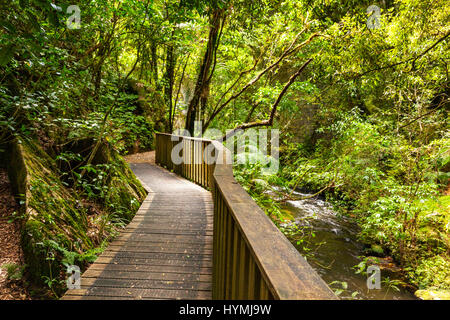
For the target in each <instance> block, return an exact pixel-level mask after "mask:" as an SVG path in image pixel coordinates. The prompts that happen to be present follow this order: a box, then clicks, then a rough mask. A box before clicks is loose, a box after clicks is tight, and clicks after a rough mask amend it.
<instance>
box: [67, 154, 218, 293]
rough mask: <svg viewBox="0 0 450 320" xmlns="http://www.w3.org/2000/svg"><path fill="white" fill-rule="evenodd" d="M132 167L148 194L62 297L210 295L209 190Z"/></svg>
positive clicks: (143, 167)
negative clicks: (101, 252) (124, 225)
mask: <svg viewBox="0 0 450 320" xmlns="http://www.w3.org/2000/svg"><path fill="white" fill-rule="evenodd" d="M130 167H131V169H132V170H133V172H134V173H135V174H136V176H137V177H138V178H139V179H140V180H141V181H142V182H143V183H144V184H145V185H146V188H147V189H148V191H149V194H148V196H147V198H146V199H145V201H144V202H143V204H142V206H141V208H140V209H139V211H138V212H137V213H136V215H135V217H134V219H133V220H132V221H131V223H130V224H129V225H128V226H127V227H126V229H124V231H123V232H122V233H121V234H120V235H119V236H118V237H117V238H116V239H115V240H114V241H113V242H111V244H110V245H109V246H108V248H107V249H106V250H105V251H104V252H103V254H101V255H100V256H99V258H98V259H97V260H96V261H95V263H94V264H92V265H91V266H90V267H89V269H88V270H87V271H86V272H85V273H84V274H83V275H82V277H81V289H76V290H69V291H67V293H66V294H65V296H64V297H63V299H65V300H74V299H76V300H78V299H88V300H94V299H95V300H98V299H211V298H212V295H211V289H212V243H213V237H212V236H213V231H212V230H213V203H212V198H211V194H210V192H208V191H206V190H205V189H203V188H201V187H200V186H198V185H196V184H194V183H192V182H189V181H187V180H185V179H183V178H180V177H178V176H177V175H175V174H173V173H170V172H169V171H167V170H165V169H162V168H160V167H158V166H156V165H152V164H149V163H136V164H130Z"/></svg>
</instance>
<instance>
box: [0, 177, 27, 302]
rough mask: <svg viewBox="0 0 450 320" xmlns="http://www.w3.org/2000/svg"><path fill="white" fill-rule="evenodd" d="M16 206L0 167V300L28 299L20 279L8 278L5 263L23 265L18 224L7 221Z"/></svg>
mask: <svg viewBox="0 0 450 320" xmlns="http://www.w3.org/2000/svg"><path fill="white" fill-rule="evenodd" d="M17 209H18V206H17V204H16V201H15V199H14V197H13V195H12V192H11V188H10V184H9V179H8V175H7V173H6V170H5V169H0V300H28V299H30V296H29V293H28V291H27V289H26V288H24V282H23V281H22V280H8V278H7V272H6V270H5V268H4V267H2V266H5V264H14V265H17V266H19V267H20V266H23V265H24V258H23V252H22V248H21V246H20V226H19V224H18V223H17V222H12V223H9V222H8V220H10V219H11V217H12V214H13V212H16V211H17Z"/></svg>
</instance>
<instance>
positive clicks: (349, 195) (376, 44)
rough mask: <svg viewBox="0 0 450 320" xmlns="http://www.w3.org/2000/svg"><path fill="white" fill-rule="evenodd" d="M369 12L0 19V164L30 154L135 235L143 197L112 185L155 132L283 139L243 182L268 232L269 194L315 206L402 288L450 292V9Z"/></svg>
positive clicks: (420, 4) (152, 10) (278, 0)
mask: <svg viewBox="0 0 450 320" xmlns="http://www.w3.org/2000/svg"><path fill="white" fill-rule="evenodd" d="M371 4H372V3H371V2H369V1H338V0H330V1H322V0H301V1H291V0H286V1H282V0H268V1H266V0H264V1H263V0H261V1H244V0H225V1H216V0H209V1H176V0H164V1H163V0H161V1H159V0H158V1H150V0H90V1H79V3H78V4H77V6H78V8H79V10H80V11H79V12H80V21H79V23H78V24H77V20H76V19H75V18H74V17H73V14H74V12H76V11H77V10H78V9H74V8H73V7H72V5H74V4H73V3H71V2H70V1H67V0H63V1H59V0H58V1H54V2H51V1H43V0H12V1H9V2H8V3H6V2H3V1H2V2H1V3H0V126H1V132H0V151H4V150H8V144H9V143H11V142H12V141H17V140H18V141H34V142H35V143H37V144H38V145H39V148H42V150H43V152H45V153H46V154H48V156H49V157H50V158H51V159H50V161H51V162H52V163H54V164H52V165H54V166H55V167H57V168H55V169H54V173H56V174H57V177H56V178H57V179H58V180H59V181H60V182H61V185H63V186H64V187H65V188H68V189H70V190H72V189H73V190H76V191H77V194H78V195H79V196H80V197H81V198H82V199H84V200H85V201H90V202H93V203H95V204H96V205H100V206H101V207H102V208H103V209H104V210H106V212H107V213H108V214H111V213H114V214H115V215H116V216H115V218H113V217H111V216H110V215H108V217H109V218H108V219H109V220H108V221H110V220H111V221H115V220H117V218H119V219H118V220H120V219H122V218H123V219H125V220H128V219H129V218H130V217H131V216H132V213H133V211H134V210H135V209H136V206H137V201H138V198H139V196H136V194H135V195H133V192H137V194H140V192H139V190H134V191H133V192H131V191H130V190H129V189H127V188H128V187H121V186H120V184H119V183H117V181H119V180H120V179H129V177H124V176H122V175H121V172H123V170H125V169H124V168H125V167H126V165H125V164H124V163H123V160H122V159H121V158H120V157H119V156H118V155H117V153H120V154H122V155H123V154H126V153H132V152H138V151H145V150H151V149H152V148H153V147H154V141H153V133H154V132H155V131H163V132H171V131H172V130H174V129H187V130H188V131H189V132H190V133H196V134H201V133H202V131H205V130H206V129H211V128H216V129H219V130H220V131H221V132H222V134H223V133H225V130H227V129H233V128H242V129H249V128H258V127H260V128H262V127H273V128H277V129H280V132H281V137H280V161H281V168H280V172H279V173H278V174H277V175H274V176H266V175H263V174H261V170H260V169H261V167H260V166H258V165H251V166H240V167H237V168H236V178H237V179H238V181H239V182H240V183H241V184H242V185H244V186H245V188H246V189H247V190H248V192H249V193H250V194H251V195H252V196H253V197H254V198H255V199H256V200H257V201H258V203H259V204H260V205H261V206H262V207H264V208H265V209H266V211H267V213H268V214H269V215H270V216H271V217H272V218H273V219H274V221H276V222H277V223H278V222H279V221H281V220H282V219H283V213H282V212H281V210H280V207H279V203H278V200H279V199H278V198H283V197H284V196H283V195H281V196H279V197H276V198H275V200H274V197H272V196H271V194H272V193H270V192H267V191H268V190H269V189H271V191H272V192H274V190H275V191H279V190H280V189H278V188H275V189H274V185H277V186H280V187H283V188H287V189H293V188H302V189H307V190H309V191H315V192H318V193H323V194H324V195H326V197H327V199H328V200H329V201H330V202H332V203H333V205H334V206H335V209H336V210H337V211H339V212H340V213H341V214H343V215H346V216H348V217H352V218H353V219H354V220H355V221H357V223H358V224H359V226H360V227H361V230H362V231H361V234H360V238H361V241H363V242H365V243H368V244H377V245H380V246H381V247H382V248H383V254H385V255H391V256H393V257H394V258H395V260H396V262H397V263H398V264H399V265H400V266H401V267H402V268H404V270H405V272H406V273H407V275H408V278H409V281H410V282H411V283H412V284H414V285H415V286H416V287H419V288H440V289H450V275H449V270H450V257H449V254H450V236H449V231H450V230H449V228H450V208H449V204H450V200H449V197H450V195H449V192H450V191H449V189H448V188H449V177H450V173H449V170H450V148H449V146H450V136H449V121H448V112H449V103H448V102H449V78H448V63H449V58H450V57H449V52H450V51H449V47H448V44H449V34H450V28H449V23H448V22H449V21H450V5H449V4H448V1H445V0H437V1H432V0H389V1H387V0H386V1H380V2H379V3H375V4H376V5H378V6H379V8H380V15H379V16H376V17H373V16H371V17H369V16H368V14H367V8H368V7H369V5H371ZM374 18H376V19H377V24H376V27H375V28H369V27H368V24H367V20H368V19H374ZM74 21H75V22H76V23H75V24H74ZM195 125H201V130H199V129H196V127H195ZM218 136H219V135H218ZM218 136H215V137H218ZM47 178H50V177H47ZM134 182H135V181H134V180H133V179H132V178H131V182H130V185H134ZM49 184H51V183H49ZM44 185H46V184H44ZM33 188H34V189H33V190H34V192H41V193H42V194H52V192H54V191H52V190H46V189H45V187H43V186H33ZM123 188H125V189H127V190H124V189H123ZM275 193H276V192H275ZM288 193H289V192H288ZM61 197H62V198H64V196H61ZM69 200H70V201H72V200H73V199H69ZM75 200H76V199H75ZM40 205H45V206H51V205H52V204H51V203H47V204H40ZM40 210H44V211H45V210H46V209H45V208H40ZM70 210H72V206H71V207H70ZM70 210H69V211H68V212H70ZM80 210H81V213H79V212H78V211H76V210H75V212H74V214H81V215H83V210H86V208H84V209H80ZM105 219H106V218H105ZM82 220H83V219H81V220H80V221H82ZM105 221H106V220H104V221H103V222H102V223H106V222H105ZM83 223H84V224H86V223H87V222H83ZM78 229H79V230H83V233H86V230H87V229H86V225H84V226H80V227H79V228H78ZM79 230H78V231H79ZM75 234H76V231H74V232H72V235H75ZM83 237H84V235H83V236H80V239H81V241H82V242H83V241H85V242H86V243H88V242H89V241H92V239H90V238H89V237H88V238H86V239H84V238H83ZM69 238H70V237H69ZM69 238H67V239H66V238H64V239H63V240H61V241H56V244H55V243H50V242H49V243H48V246H47V247H48V248H50V247H52V246H53V247H52V248H56V251H58V252H60V253H61V252H62V253H64V250H66V251H67V250H69V251H72V249H73V248H72V244H71V243H70V239H69ZM83 239H84V240H83ZM100 243H101V240H99V241H97V242H96V243H95V245H94V244H92V243H91V244H89V245H86V246H85V247H83V248H82V249H80V250H78V254H83V252H85V251H86V250H90V249H92V248H93V247H96V246H99V245H100ZM58 248H59V249H58ZM60 260H61V259H60Z"/></svg>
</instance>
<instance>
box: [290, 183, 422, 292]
mask: <svg viewBox="0 0 450 320" xmlns="http://www.w3.org/2000/svg"><path fill="white" fill-rule="evenodd" d="M293 194H294V195H296V196H299V197H305V196H308V194H303V193H299V192H294V193H293ZM282 209H283V210H286V211H288V212H289V213H290V214H291V215H292V216H293V217H294V219H295V220H294V221H293V222H291V223H288V224H282V227H288V228H289V227H292V226H294V227H298V231H296V228H290V230H293V231H294V232H292V233H290V234H287V237H288V239H289V240H290V241H291V242H292V244H293V245H294V246H295V247H296V248H297V250H299V252H300V253H301V254H302V255H303V256H304V257H305V258H307V260H308V262H309V263H310V265H311V266H312V267H313V268H314V269H315V270H316V271H317V272H318V273H319V274H320V276H321V277H322V278H323V279H324V280H325V282H327V283H328V284H330V283H332V282H335V283H333V284H332V285H331V286H330V287H331V288H333V289H334V290H336V289H341V290H342V292H341V293H340V295H339V297H340V298H341V299H374V300H410V299H416V298H415V296H414V295H413V294H412V293H411V292H409V291H408V290H406V289H405V288H404V287H401V286H400V285H396V287H397V288H398V289H399V291H397V290H395V289H394V288H393V286H392V285H395V283H394V282H393V280H394V281H395V280H399V279H401V275H400V274H399V273H395V272H392V271H391V270H386V269H381V280H382V282H381V289H371V290H369V289H368V288H367V275H364V274H357V273H355V271H356V270H355V268H354V266H356V265H358V264H359V263H360V262H361V261H362V260H361V257H362V256H363V255H364V246H363V245H362V244H361V243H359V242H358V241H357V233H358V228H357V226H356V225H355V224H354V223H352V222H351V221H349V220H348V219H346V218H345V217H340V216H338V215H337V214H336V213H335V212H334V211H333V210H332V208H331V205H329V204H328V203H327V202H325V201H323V200H320V199H318V198H317V197H315V198H310V199H306V200H298V201H288V202H287V203H286V204H284V205H283V206H282ZM311 232H313V233H314V236H309V237H307V238H308V244H307V245H305V242H304V243H297V242H298V240H299V235H300V234H301V233H306V234H309V235H311ZM305 247H306V249H305ZM387 279H389V280H390V282H389V281H386V280H387ZM355 292H358V293H357V294H356V293H355ZM352 294H354V295H355V296H352Z"/></svg>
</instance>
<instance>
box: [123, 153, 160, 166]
mask: <svg viewBox="0 0 450 320" xmlns="http://www.w3.org/2000/svg"><path fill="white" fill-rule="evenodd" d="M124 158H125V160H126V161H127V162H128V163H151V164H154V163H155V151H148V152H142V153H135V154H130V155H129V156H125V157H124Z"/></svg>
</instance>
